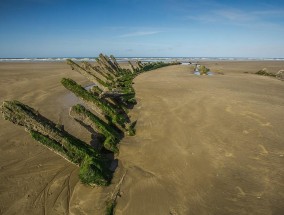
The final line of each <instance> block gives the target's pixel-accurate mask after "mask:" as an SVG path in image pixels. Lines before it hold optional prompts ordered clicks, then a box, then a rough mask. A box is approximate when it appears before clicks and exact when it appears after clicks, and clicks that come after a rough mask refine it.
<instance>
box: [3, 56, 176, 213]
mask: <svg viewBox="0 0 284 215" xmlns="http://www.w3.org/2000/svg"><path fill="white" fill-rule="evenodd" d="M67 64H68V65H70V67H71V69H72V70H75V71H76V72H78V73H80V74H81V75H83V76H85V77H86V78H87V79H88V80H90V81H91V82H92V83H93V86H92V87H91V89H90V90H87V89H85V88H84V87H82V86H81V85H79V84H78V83H77V82H76V81H74V80H72V79H70V78H63V79H62V80H61V83H62V85H63V86H64V87H65V88H66V89H68V90H69V91H71V92H72V93H73V94H75V95H76V96H77V97H78V98H80V99H81V100H82V101H83V102H84V104H85V106H84V105H82V104H77V105H74V106H72V107H71V108H70V112H69V115H70V116H71V117H72V118H74V120H75V121H76V122H78V123H80V125H82V126H84V127H85V128H89V127H90V128H91V129H92V131H93V132H95V133H94V134H93V136H97V137H99V138H97V141H101V143H99V144H96V145H97V146H101V147H96V148H95V147H92V146H91V145H90V144H87V143H85V142H83V141H81V140H79V139H78V138H76V137H75V136H73V135H71V134H70V133H68V132H67V131H65V130H64V126H63V125H59V124H56V123H54V122H52V121H51V120H49V119H47V118H45V117H44V116H42V115H41V114H40V113H39V112H38V111H36V110H35V109H33V108H31V107H29V106H28V105H25V104H23V103H21V102H19V101H5V102H4V103H3V104H2V106H1V112H2V113H3V117H4V119H6V120H9V121H11V122H12V123H14V124H17V125H20V126H24V127H25V129H26V131H27V132H29V133H30V134H31V136H32V138H34V139H35V140H36V141H38V142H39V143H41V144H43V145H44V146H46V147H47V148H48V149H50V150H52V151H53V152H55V153H56V154H58V155H60V156H61V157H63V158H65V159H66V160H68V161H70V162H71V163H73V164H75V165H77V166H79V167H80V171H79V178H80V180H81V182H82V183H84V184H88V185H91V186H92V185H104V186H105V185H108V184H109V183H110V181H111V179H112V174H113V171H112V170H111V164H112V162H113V160H111V159H110V158H109V157H111V156H108V155H109V153H118V151H119V149H118V143H119V141H120V140H121V138H123V136H124V135H135V124H136V121H134V122H131V120H130V117H129V116H128V109H129V108H132V107H133V105H135V104H136V100H135V91H134V88H133V87H132V85H133V79H134V78H135V77H136V76H137V75H139V74H140V73H143V72H146V71H150V70H154V69H158V68H161V67H165V66H170V65H178V64H180V63H179V62H172V63H164V62H147V63H142V62H141V61H137V62H135V63H131V62H130V63H129V64H130V67H131V69H125V68H122V67H121V66H120V65H119V64H118V63H117V61H116V59H115V58H114V57H113V56H110V57H108V56H106V55H103V54H100V55H99V57H98V58H96V63H95V64H91V63H89V62H86V61H83V62H82V64H81V65H79V64H78V63H76V62H74V61H72V60H71V59H68V60H67ZM87 107H90V108H91V109H92V110H93V111H91V110H89V109H88V108H87ZM115 199H116V198H115ZM112 202H115V201H112ZM112 205H113V207H114V206H115V204H112ZM111 210H112V209H111Z"/></svg>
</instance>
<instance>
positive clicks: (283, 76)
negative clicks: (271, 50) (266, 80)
mask: <svg viewBox="0 0 284 215" xmlns="http://www.w3.org/2000/svg"><path fill="white" fill-rule="evenodd" d="M276 78H277V79H279V80H281V81H284V69H282V70H279V71H278V72H277V73H276Z"/></svg>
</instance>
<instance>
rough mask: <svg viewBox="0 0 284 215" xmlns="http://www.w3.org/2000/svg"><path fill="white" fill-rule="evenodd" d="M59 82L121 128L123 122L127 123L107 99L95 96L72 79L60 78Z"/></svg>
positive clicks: (123, 124) (123, 125)
mask: <svg viewBox="0 0 284 215" xmlns="http://www.w3.org/2000/svg"><path fill="white" fill-rule="evenodd" d="M61 83H62V85H63V86H64V87H65V88H66V89H68V90H70V91H71V92H72V93H74V94H75V95H76V96H77V97H79V98H81V99H82V100H83V101H88V102H91V103H93V104H94V105H95V106H96V107H98V108H99V109H100V110H101V111H102V112H103V114H105V115H106V116H108V118H109V119H110V120H111V122H112V123H114V124H116V125H118V126H120V127H123V128H124V127H125V123H127V118H126V117H125V116H124V115H122V114H120V113H119V111H118V110H117V109H115V108H113V107H112V106H111V105H110V104H109V103H108V102H107V101H105V100H102V99H100V97H99V96H96V95H95V94H92V93H91V92H89V91H87V90H86V89H84V88H83V87H82V86H81V85H79V84H77V83H76V82H75V81H74V80H72V79H68V78H63V79H62V80H61Z"/></svg>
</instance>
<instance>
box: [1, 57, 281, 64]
mask: <svg viewBox="0 0 284 215" xmlns="http://www.w3.org/2000/svg"><path fill="white" fill-rule="evenodd" d="M68 58H70V59H72V60H73V61H91V62H92V61H96V60H95V58H93V57H49V58H0V62H65V61H66V60H67V59H68ZM137 60H139V61H142V62H157V61H163V62H171V61H180V62H182V63H187V62H197V61H284V58H252V57H248V58H244V57H118V58H117V61H119V62H127V61H137Z"/></svg>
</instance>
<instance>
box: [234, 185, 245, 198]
mask: <svg viewBox="0 0 284 215" xmlns="http://www.w3.org/2000/svg"><path fill="white" fill-rule="evenodd" d="M235 188H236V190H237V191H238V194H237V195H238V196H239V197H244V196H246V193H245V192H244V191H243V189H242V188H241V187H239V186H236V187H235Z"/></svg>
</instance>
